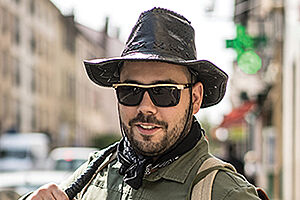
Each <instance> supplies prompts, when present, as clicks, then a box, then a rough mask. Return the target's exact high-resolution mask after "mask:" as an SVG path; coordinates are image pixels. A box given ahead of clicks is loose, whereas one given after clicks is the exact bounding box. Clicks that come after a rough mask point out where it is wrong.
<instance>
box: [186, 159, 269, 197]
mask: <svg viewBox="0 0 300 200" xmlns="http://www.w3.org/2000/svg"><path fill="white" fill-rule="evenodd" d="M219 170H222V171H227V172H231V173H234V174H235V175H237V176H239V177H241V178H242V179H244V180H246V179H245V178H244V177H243V176H242V175H240V174H238V173H237V171H236V169H235V168H234V167H233V166H232V165H231V164H230V163H227V162H224V161H222V160H220V159H218V158H216V157H214V156H211V157H209V158H208V159H206V160H205V161H204V162H203V163H202V165H201V166H200V168H199V170H198V172H197V175H196V177H195V179H194V181H193V183H192V186H191V188H190V191H189V194H190V195H189V196H188V198H187V199H191V200H211V199H212V188H213V183H214V180H215V178H216V175H217V173H218V171H219ZM256 191H257V194H258V197H259V198H260V199H262V200H269V197H268V195H267V194H266V193H265V192H264V191H263V190H262V189H261V188H256Z"/></svg>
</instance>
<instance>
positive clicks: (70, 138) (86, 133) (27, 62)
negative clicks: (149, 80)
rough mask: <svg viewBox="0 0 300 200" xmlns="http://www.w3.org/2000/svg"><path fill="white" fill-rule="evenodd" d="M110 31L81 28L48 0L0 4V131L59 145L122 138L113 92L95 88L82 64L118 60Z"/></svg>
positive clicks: (14, 0) (119, 44) (118, 46)
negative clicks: (41, 135)
mask: <svg viewBox="0 0 300 200" xmlns="http://www.w3.org/2000/svg"><path fill="white" fill-rule="evenodd" d="M107 26H108V20H107V23H106V27H105V28H104V30H103V31H95V30H92V29H90V28H88V27H85V26H83V25H81V24H78V23H76V22H75V21H74V17H73V16H63V15H62V14H61V12H60V11H59V10H58V9H57V8H56V7H55V6H54V5H53V4H52V3H51V1H49V0H40V1H37V0H22V1H20V0H10V1H8V0H1V1H0V71H1V73H0V80H1V84H0V132H1V133H3V132H7V131H17V132H33V131H39V132H47V133H49V134H50V135H51V136H52V138H53V141H54V142H55V143H56V144H57V145H87V144H88V143H89V142H90V138H92V137H93V136H94V134H101V133H118V129H119V128H118V127H119V123H118V120H117V119H118V118H117V117H116V116H117V113H116V106H115V100H114V97H113V91H111V90H109V91H108V90H105V89H101V88H98V87H95V85H93V84H92V83H91V82H90V81H89V80H88V78H87V76H86V74H85V72H84V68H83V65H82V60H83V59H89V58H95V57H97V58H99V57H104V56H107V57H110V56H116V55H120V52H121V49H122V48H123V44H122V42H120V41H119V39H118V38H117V37H115V38H112V37H110V36H109V35H108V34H107ZM112 44H113V45H112Z"/></svg>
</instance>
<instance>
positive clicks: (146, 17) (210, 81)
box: [84, 8, 228, 108]
mask: <svg viewBox="0 0 300 200" xmlns="http://www.w3.org/2000/svg"><path fill="white" fill-rule="evenodd" d="M196 54H197V53H196V47H195V34H194V29H193V27H192V26H191V23H190V21H188V20H187V19H186V18H185V17H183V16H182V15H179V14H177V13H175V12H173V11H170V10H167V9H162V8H153V9H151V10H148V11H145V12H143V13H142V14H141V15H140V17H139V19H138V21H137V23H136V24H135V26H134V27H133V29H132V32H131V34H130V36H129V38H128V40H127V42H126V45H125V48H124V50H123V52H122V54H121V56H120V57H114V58H106V59H93V60H85V61H84V65H85V68H86V72H87V74H88V76H89V78H90V79H91V80H92V81H93V82H94V83H96V84H97V85H100V86H104V87H112V84H114V83H117V82H119V77H120V76H119V75H120V73H119V69H120V67H121V66H122V64H123V63H124V61H160V62H167V63H172V64H178V65H183V66H186V67H187V68H188V69H189V70H190V72H191V73H192V74H194V76H195V77H196V82H199V81H200V82H201V83H202V84H203V86H204V96H203V101H202V105H201V107H202V108H205V107H209V106H212V105H215V104H217V103H219V102H220V101H221V100H222V99H223V97H224V95H225V91H226V85H227V80H228V76H227V74H226V73H225V72H224V71H222V70H221V69H219V68H218V67H217V66H215V65H214V64H213V63H211V62H209V61H207V60H197V56H196ZM145 76H146V75H145Z"/></svg>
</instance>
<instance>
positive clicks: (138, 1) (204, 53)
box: [51, 0, 236, 124]
mask: <svg viewBox="0 0 300 200" xmlns="http://www.w3.org/2000/svg"><path fill="white" fill-rule="evenodd" d="M51 1H52V2H53V3H54V4H55V5H56V6H57V7H58V8H59V9H60V10H61V12H62V14H64V15H69V14H71V13H73V14H74V16H75V20H76V21H77V22H79V23H81V24H83V25H86V26H88V27H90V28H93V29H95V30H102V29H103V27H104V24H105V18H106V17H109V22H110V26H109V31H110V32H113V30H115V29H116V28H120V39H121V40H122V41H123V42H125V41H126V39H127V37H128V36H129V34H130V32H131V29H132V27H133V26H134V24H135V23H136V21H137V19H138V17H139V15H140V13H141V12H143V11H146V10H149V9H151V8H153V7H162V8H167V9H170V10H172V11H175V12H177V13H179V14H181V15H183V16H185V17H186V18H187V19H188V20H190V21H191V24H192V26H193V27H194V29H195V37H196V38H195V41H196V48H197V54H198V55H197V56H198V59H205V60H209V61H211V62H213V63H214V64H215V65H217V66H218V67H220V68H221V69H222V70H224V71H225V72H226V73H227V74H229V76H230V74H231V73H232V63H233V60H234V58H235V56H236V54H235V52H234V51H233V50H232V49H226V48H225V40H226V39H233V38H234V37H235V28H234V23H233V22H232V19H233V7H234V0H146V1H142V0H106V1H103V0H51ZM229 93H230V80H229V87H227V93H226V95H225V98H224V99H223V100H222V101H221V102H220V103H219V104H218V105H216V106H213V107H211V108H205V109H201V110H200V112H198V113H197V117H198V118H199V119H200V120H201V118H203V117H207V118H208V119H209V121H211V122H212V123H213V124H218V123H220V122H221V121H222V119H223V115H225V114H227V113H229V112H230V110H231V105H230V101H229Z"/></svg>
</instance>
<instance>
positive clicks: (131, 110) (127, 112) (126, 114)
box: [119, 105, 136, 125]
mask: <svg viewBox="0 0 300 200" xmlns="http://www.w3.org/2000/svg"><path fill="white" fill-rule="evenodd" d="M119 112H120V117H121V120H122V121H123V122H124V123H125V124H126V125H127V124H128V122H129V120H131V119H132V118H134V117H135V116H136V108H135V107H129V106H122V105H119Z"/></svg>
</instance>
